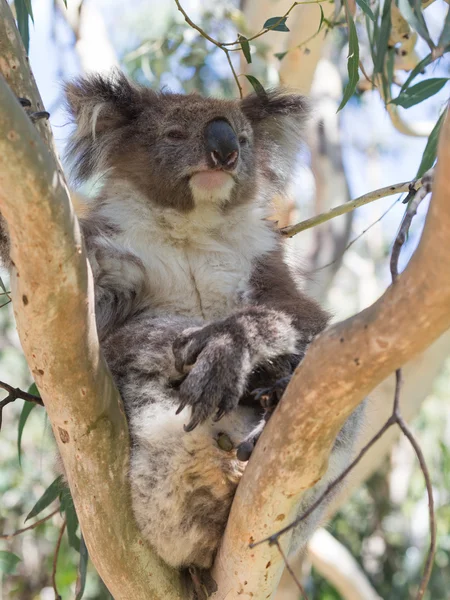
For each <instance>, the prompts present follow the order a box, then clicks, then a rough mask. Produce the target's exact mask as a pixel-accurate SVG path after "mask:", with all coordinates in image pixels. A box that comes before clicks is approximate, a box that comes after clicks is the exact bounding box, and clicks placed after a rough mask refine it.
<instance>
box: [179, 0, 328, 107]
mask: <svg viewBox="0 0 450 600" xmlns="http://www.w3.org/2000/svg"><path fill="white" fill-rule="evenodd" d="M326 1H327V0H304V1H303V2H294V3H293V4H292V5H291V7H290V8H289V10H287V11H286V12H285V13H284V15H283V16H282V17H280V18H279V19H278V20H277V21H275V22H274V23H273V25H271V26H270V27H265V28H263V29H261V31H259V32H258V33H256V34H255V35H253V36H251V37H249V38H246V41H247V42H251V41H253V40H256V38H259V37H261V36H262V35H264V34H266V33H267V32H269V31H273V30H274V29H276V28H277V27H278V26H279V25H280V24H281V23H283V22H284V21H285V20H286V19H287V18H288V16H289V15H290V13H291V11H292V10H293V9H294V8H295V7H296V6H299V5H300V4H320V3H321V2H326ZM175 4H176V6H177V9H178V10H179V11H180V13H181V14H182V15H183V17H184V20H185V21H186V23H187V24H188V25H189V26H190V27H192V29H195V31H198V33H199V34H200V35H201V36H202V37H204V38H205V40H208V42H211V44H214V46H216V47H217V48H220V49H221V50H222V51H223V52H224V53H225V56H226V57H227V61H228V64H229V65H230V69H231V73H232V75H233V79H234V81H235V82H236V85H237V88H238V90H239V96H240V97H241V98H242V97H243V95H244V92H243V89H242V85H241V84H240V82H239V75H238V74H237V73H236V69H235V68H234V66H233V62H232V60H231V56H230V52H234V51H236V50H242V42H241V39H240V38H239V37H238V38H237V39H236V40H235V41H234V42H219V40H216V39H215V38H213V37H211V36H210V35H209V34H208V33H206V31H205V30H204V29H202V28H201V27H200V26H199V25H197V24H196V23H194V21H193V20H192V19H191V18H190V17H189V15H188V14H187V12H186V11H185V10H184V8H183V7H182V6H181V4H180V0H175ZM318 33H319V32H318V31H317V32H316V33H315V34H314V35H313V36H311V38H309V39H308V40H306V41H305V42H302V44H300V45H299V46H297V48H299V47H300V46H302V45H304V44H306V43H307V42H309V41H310V39H312V38H313V37H315V36H316V35H317V34H318ZM229 46H238V47H237V48H233V47H231V48H229Z"/></svg>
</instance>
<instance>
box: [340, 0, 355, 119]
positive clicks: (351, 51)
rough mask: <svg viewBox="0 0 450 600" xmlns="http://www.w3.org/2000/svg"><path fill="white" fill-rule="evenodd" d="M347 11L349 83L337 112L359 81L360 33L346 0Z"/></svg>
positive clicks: (350, 95)
mask: <svg viewBox="0 0 450 600" xmlns="http://www.w3.org/2000/svg"><path fill="white" fill-rule="evenodd" d="M345 12H346V15H347V23H348V60H347V70H348V83H347V85H346V87H345V90H344V97H343V98H342V102H341V103H340V105H339V108H338V110H337V112H339V111H340V110H342V109H343V108H344V106H345V105H346V104H347V102H348V101H349V100H350V98H351V97H352V96H353V93H354V91H355V89H356V84H357V83H358V81H359V73H358V69H359V43H358V35H357V33H356V27H355V22H354V21H353V17H352V15H351V13H350V10H349V8H348V4H347V0H345Z"/></svg>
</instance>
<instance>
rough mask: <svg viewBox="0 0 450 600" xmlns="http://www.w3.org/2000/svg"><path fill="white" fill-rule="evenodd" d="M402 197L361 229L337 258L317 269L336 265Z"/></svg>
mask: <svg viewBox="0 0 450 600" xmlns="http://www.w3.org/2000/svg"><path fill="white" fill-rule="evenodd" d="M399 200H400V198H397V200H396V201H395V202H393V203H392V204H391V205H390V207H389V208H388V209H386V210H385V211H384V213H383V214H382V215H381V216H380V217H378V219H377V220H376V221H374V222H373V223H371V224H370V225H369V226H368V227H366V228H365V229H363V230H362V231H361V233H358V235H357V236H355V237H354V238H353V239H352V240H351V241H350V242H349V243H348V244H347V245H346V246H345V248H344V250H343V251H342V252H341V254H340V255H339V256H338V257H337V258H335V259H334V260H332V261H331V262H329V263H327V264H326V265H322V266H321V267H318V268H317V270H318V271H320V270H322V269H327V268H328V267H331V265H334V263H336V262H337V261H338V260H341V258H342V257H343V256H344V254H345V253H346V252H347V250H348V249H349V248H351V247H352V246H353V244H355V243H356V242H357V241H358V240H360V239H361V238H362V236H363V235H364V234H365V233H367V232H368V231H369V230H370V229H372V227H374V226H375V225H376V224H377V223H379V222H380V221H381V220H382V219H383V218H384V217H385V216H386V215H387V214H388V212H390V211H391V210H392V209H393V208H394V206H395V205H396V204H398V202H399Z"/></svg>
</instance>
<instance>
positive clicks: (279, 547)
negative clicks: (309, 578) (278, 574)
mask: <svg viewBox="0 0 450 600" xmlns="http://www.w3.org/2000/svg"><path fill="white" fill-rule="evenodd" d="M272 545H273V546H276V547H277V550H278V552H279V553H280V554H281V558H282V559H283V562H284V566H285V568H286V569H287V570H288V573H289V574H290V576H291V577H292V579H293V580H294V582H295V585H296V586H297V587H298V589H299V590H300V593H301V595H302V597H303V598H304V600H308V596H307V595H306V592H305V590H304V588H303V586H302V584H301V583H300V581H299V579H298V577H297V576H296V574H295V573H294V571H293V570H292V567H291V565H290V564H289V561H288V559H287V557H286V555H285V553H284V552H283V549H282V547H281V544H280V542H279V541H278V539H276V540H275V541H274V542H273V543H272Z"/></svg>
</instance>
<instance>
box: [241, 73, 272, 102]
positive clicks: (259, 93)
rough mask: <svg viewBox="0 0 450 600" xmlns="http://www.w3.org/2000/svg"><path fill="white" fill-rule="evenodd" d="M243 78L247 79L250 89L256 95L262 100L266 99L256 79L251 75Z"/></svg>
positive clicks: (265, 93)
mask: <svg viewBox="0 0 450 600" xmlns="http://www.w3.org/2000/svg"><path fill="white" fill-rule="evenodd" d="M245 77H247V79H248V80H249V82H250V84H251V86H252V88H253V89H254V90H255V92H256V95H257V96H259V97H260V98H262V99H266V98H267V92H266V90H265V89H264V88H263V86H262V84H261V83H260V82H259V81H258V80H257V79H256V77H253V75H245Z"/></svg>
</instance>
